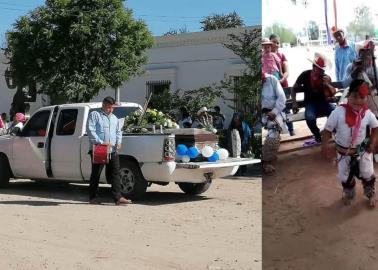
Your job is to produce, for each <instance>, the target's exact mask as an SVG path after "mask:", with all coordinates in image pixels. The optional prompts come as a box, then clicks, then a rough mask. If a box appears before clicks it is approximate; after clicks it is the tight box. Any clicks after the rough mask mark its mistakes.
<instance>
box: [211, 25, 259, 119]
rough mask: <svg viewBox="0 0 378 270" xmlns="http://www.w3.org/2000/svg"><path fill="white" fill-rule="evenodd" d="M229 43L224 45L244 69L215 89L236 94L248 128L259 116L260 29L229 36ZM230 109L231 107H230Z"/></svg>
mask: <svg viewBox="0 0 378 270" xmlns="http://www.w3.org/2000/svg"><path fill="white" fill-rule="evenodd" d="M230 40H231V41H230V43H228V44H224V46H225V47H227V48H228V49H230V50H232V51H233V52H234V53H235V54H236V55H238V56H239V57H240V58H241V59H242V60H243V62H244V63H245V64H246V67H247V68H246V69H245V70H244V71H243V73H242V74H241V76H240V77H239V78H238V81H237V83H235V82H234V80H233V78H229V79H228V80H224V81H221V82H220V85H219V86H217V87H216V88H217V89H218V90H227V91H228V92H230V93H234V94H236V96H238V98H239V100H240V101H241V104H242V111H243V112H244V114H245V116H246V118H247V120H248V122H249V124H250V126H253V124H254V123H256V122H257V121H259V119H260V116H261V44H260V41H261V29H260V28H254V29H251V30H245V31H244V32H243V33H241V34H240V35H230ZM230 107H232V106H230Z"/></svg>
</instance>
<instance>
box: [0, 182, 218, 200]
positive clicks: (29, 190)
mask: <svg viewBox="0 0 378 270" xmlns="http://www.w3.org/2000/svg"><path fill="white" fill-rule="evenodd" d="M163 188H164V187H163ZM0 194H8V195H18V196H25V197H27V198H26V199H23V200H2V201H0V205H29V206H59V205H70V204H72V205H80V204H87V203H88V184H72V183H66V182H56V181H38V182H34V181H30V180H17V181H11V183H10V184H9V186H8V187H7V188H4V189H1V190H0ZM205 194H206V193H205ZM43 199H46V200H43ZM208 199H211V198H208V197H206V196H200V195H197V196H191V195H187V194H185V193H183V192H159V191H148V189H147V192H146V194H145V196H144V197H143V198H142V199H140V200H137V201H134V202H133V204H140V205H149V206H157V205H167V204H177V203H186V202H193V201H205V200H208ZM99 200H100V201H101V202H102V203H104V205H113V199H112V196H111V191H110V186H108V185H102V186H100V188H99Z"/></svg>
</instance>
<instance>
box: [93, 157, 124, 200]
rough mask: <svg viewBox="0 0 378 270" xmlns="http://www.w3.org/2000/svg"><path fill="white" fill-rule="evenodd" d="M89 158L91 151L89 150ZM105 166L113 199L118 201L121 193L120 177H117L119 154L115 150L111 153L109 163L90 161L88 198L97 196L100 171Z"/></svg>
mask: <svg viewBox="0 0 378 270" xmlns="http://www.w3.org/2000/svg"><path fill="white" fill-rule="evenodd" d="M90 155H91V160H92V153H91V152H90ZM104 166H106V168H105V170H106V175H107V176H109V177H110V183H111V185H112V194H113V198H114V200H115V201H118V200H119V199H120V198H121V197H122V195H121V179H120V177H119V167H120V166H119V156H118V154H117V152H114V153H112V154H111V157H110V160H109V163H108V164H106V165H104V164H93V163H92V173H91V178H90V182H89V200H92V199H94V198H96V197H97V192H98V184H99V181H100V176H101V172H102V170H103V168H104Z"/></svg>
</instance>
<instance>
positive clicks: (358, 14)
mask: <svg viewBox="0 0 378 270" xmlns="http://www.w3.org/2000/svg"><path fill="white" fill-rule="evenodd" d="M354 16H355V17H354V20H353V21H352V22H350V23H349V24H348V26H347V28H346V29H347V32H348V33H349V34H350V35H352V37H353V38H354V40H359V39H365V36H366V35H369V36H374V24H373V23H372V22H373V18H372V15H371V12H370V9H369V8H368V7H367V6H365V5H362V6H360V7H356V8H355V10H354Z"/></svg>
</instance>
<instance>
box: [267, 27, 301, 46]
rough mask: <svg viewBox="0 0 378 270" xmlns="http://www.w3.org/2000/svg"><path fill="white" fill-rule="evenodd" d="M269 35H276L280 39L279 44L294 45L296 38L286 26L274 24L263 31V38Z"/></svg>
mask: <svg viewBox="0 0 378 270" xmlns="http://www.w3.org/2000/svg"><path fill="white" fill-rule="evenodd" d="M271 34H276V35H278V36H279V37H280V40H281V43H290V44H292V45H294V44H296V41H297V38H296V36H295V34H294V32H293V31H292V30H291V29H290V28H287V27H286V26H284V25H282V24H279V23H274V24H272V25H271V26H268V27H266V28H265V29H264V36H265V37H269V36H270V35H271Z"/></svg>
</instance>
